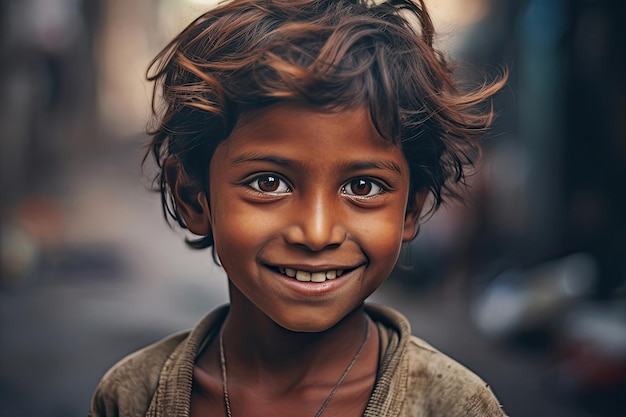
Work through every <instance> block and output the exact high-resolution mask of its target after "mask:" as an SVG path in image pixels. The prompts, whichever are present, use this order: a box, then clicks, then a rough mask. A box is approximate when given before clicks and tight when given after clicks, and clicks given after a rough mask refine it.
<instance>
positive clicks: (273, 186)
mask: <svg viewBox="0 0 626 417" xmlns="http://www.w3.org/2000/svg"><path fill="white" fill-rule="evenodd" d="M279 185H280V180H279V179H278V178H276V177H273V176H271V175H267V176H265V177H261V178H259V190H261V191H265V192H267V193H273V192H274V191H276V190H278V186H279Z"/></svg>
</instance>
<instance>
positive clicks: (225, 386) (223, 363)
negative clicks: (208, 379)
mask: <svg viewBox="0 0 626 417" xmlns="http://www.w3.org/2000/svg"><path fill="white" fill-rule="evenodd" d="M369 334H370V329H369V323H368V321H367V320H366V321H365V335H364V336H363V340H362V341H361V345H360V346H359V349H358V350H357V351H356V354H355V355H354V357H353V358H352V361H350V363H349V364H348V366H347V367H346V369H345V371H343V374H341V377H340V378H339V381H337V383H336V384H335V386H334V387H333V389H332V390H331V391H330V394H328V397H326V400H325V401H324V403H323V404H322V406H321V407H320V409H319V410H317V413H315V417H320V416H321V415H322V413H323V412H324V410H325V409H326V406H328V403H330V400H332V398H333V397H334V396H335V392H337V389H338V388H339V386H340V385H341V383H342V382H343V380H344V379H345V378H346V376H348V373H349V372H350V370H351V369H352V367H353V366H354V364H355V363H356V361H357V359H359V356H361V353H362V352H363V348H364V347H365V344H366V343H367V339H368V338H369ZM219 339H220V340H219V342H220V366H221V369H222V390H223V392H224V406H225V407H226V416H227V417H233V415H232V412H231V410H230V398H229V397H228V379H227V377H226V356H225V355H224V326H222V328H221V329H220V338H219Z"/></svg>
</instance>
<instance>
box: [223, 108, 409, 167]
mask: <svg viewBox="0 0 626 417" xmlns="http://www.w3.org/2000/svg"><path fill="white" fill-rule="evenodd" d="M220 147H222V148H223V149H222V151H223V152H225V155H226V156H229V157H233V158H236V157H237V155H239V154H245V153H247V152H250V151H251V150H253V149H267V150H268V151H270V150H272V151H281V152H285V153H287V154H294V155H295V154H302V153H304V154H307V155H311V156H313V155H316V156H327V157H331V156H336V153H338V152H339V153H340V154H341V155H343V156H344V157H347V156H354V157H357V156H358V155H359V154H361V153H381V152H382V153H384V154H393V155H396V156H397V155H398V153H399V154H400V155H401V154H402V151H401V149H400V147H399V146H397V145H396V144H394V143H393V142H392V141H390V140H387V139H385V138H383V137H382V136H381V135H380V134H379V133H378V131H377V130H376V128H375V126H374V124H373V123H372V120H371V117H370V113H369V109H368V108H367V107H355V108H349V109H342V110H337V111H327V110H324V109H319V108H316V107H313V106H310V105H307V104H302V103H278V104H274V105H272V106H268V107H265V108H263V109H260V110H254V111H250V112H246V113H244V114H242V116H241V118H240V120H239V122H238V123H237V125H236V127H235V128H234V129H233V131H232V133H231V135H230V136H229V137H228V139H226V140H225V141H224V142H222V144H221V145H220Z"/></svg>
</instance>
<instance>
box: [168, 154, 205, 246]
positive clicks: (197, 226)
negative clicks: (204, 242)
mask: <svg viewBox="0 0 626 417" xmlns="http://www.w3.org/2000/svg"><path fill="white" fill-rule="evenodd" d="M163 175H164V176H165V182H166V183H167V185H168V187H169V189H170V192H171V193H172V196H173V197H174V201H175V202H176V210H177V211H178V214H179V215H180V217H181V219H182V221H183V222H184V223H185V226H187V228H188V229H189V230H190V231H191V232H192V233H194V234H196V235H199V236H209V237H210V236H211V212H210V210H209V203H208V201H207V197H206V195H205V193H204V191H203V190H202V187H201V186H200V184H198V183H197V182H195V181H193V180H191V179H190V178H189V176H188V175H187V174H186V173H185V171H184V169H183V167H182V166H181V164H180V162H179V161H178V160H177V159H176V158H174V157H173V156H169V157H168V158H167V159H166V160H165V162H164V163H163Z"/></svg>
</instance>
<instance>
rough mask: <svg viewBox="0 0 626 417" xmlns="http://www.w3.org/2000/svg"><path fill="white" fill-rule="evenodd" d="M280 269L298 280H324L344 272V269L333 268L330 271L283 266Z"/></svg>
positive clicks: (282, 272)
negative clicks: (313, 270)
mask: <svg viewBox="0 0 626 417" xmlns="http://www.w3.org/2000/svg"><path fill="white" fill-rule="evenodd" d="M278 269H279V270H280V273H281V274H285V275H287V276H288V277H291V278H295V279H297V280H298V281H311V282H324V281H326V280H327V279H335V278H337V277H340V276H341V275H342V274H343V269H332V270H330V271H322V272H308V271H300V270H297V269H291V268H282V267H280V268H278Z"/></svg>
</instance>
